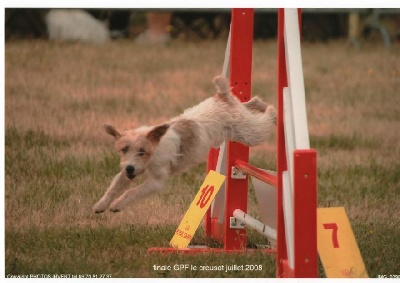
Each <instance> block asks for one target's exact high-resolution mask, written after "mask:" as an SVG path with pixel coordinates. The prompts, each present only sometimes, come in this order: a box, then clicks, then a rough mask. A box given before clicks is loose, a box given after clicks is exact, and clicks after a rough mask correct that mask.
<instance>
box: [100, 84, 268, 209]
mask: <svg viewBox="0 0 400 283" xmlns="http://www.w3.org/2000/svg"><path fill="white" fill-rule="evenodd" d="M214 83H215V85H216V88H217V93H216V94H215V95H214V96H213V97H210V98H208V99H206V100H205V101H203V102H201V103H200V104H199V105H197V106H194V107H192V108H189V109H187V110H186V111H185V112H184V113H183V114H181V115H180V116H178V117H175V118H173V119H172V120H170V121H169V122H166V123H164V124H162V125H159V126H156V127H147V126H143V127H140V128H137V129H134V130H128V131H125V132H122V133H121V132H120V131H118V130H117V129H115V128H114V127H112V126H110V125H104V127H105V130H106V132H107V133H108V134H110V135H112V136H114V138H115V148H116V149H117V150H118V152H119V153H120V156H121V162H120V169H121V171H120V172H119V173H118V174H117V175H116V176H115V177H114V179H113V181H112V182H111V185H110V187H109V188H108V190H107V191H106V193H105V194H104V196H103V197H102V198H101V199H100V201H99V202H97V203H96V204H95V206H94V212H96V213H101V212H104V211H105V210H106V209H107V208H108V207H110V211H112V212H118V211H121V210H122V209H123V208H125V207H126V206H127V205H128V204H129V203H131V202H133V201H135V200H138V199H141V198H143V197H145V196H148V195H150V194H152V193H154V192H157V191H160V190H161V189H162V188H163V187H164V184H165V181H166V180H167V179H168V178H169V176H170V175H171V174H174V173H177V172H180V171H182V170H183V169H186V168H188V167H190V166H192V165H195V164H198V163H200V162H203V161H205V160H206V158H207V153H208V151H209V149H210V147H216V148H217V147H219V146H220V144H221V143H222V142H224V141H225V140H230V141H236V142H240V143H242V144H245V145H248V146H256V145H260V144H262V143H264V142H265V141H266V139H267V137H268V135H269V133H270V132H271V129H272V127H273V125H274V123H276V116H275V109H274V107H273V106H272V105H267V104H266V103H264V102H262V101H261V100H260V99H259V98H257V97H254V98H253V99H251V100H250V101H249V102H246V103H243V104H242V103H240V101H239V100H238V99H237V98H236V97H235V96H234V95H233V94H232V93H231V91H230V87H229V84H228V81H227V80H226V79H225V78H223V77H222V76H218V77H216V78H215V79H214ZM145 172H146V173H147V175H148V178H147V180H146V181H145V182H144V183H143V184H141V185H139V186H137V187H134V188H132V189H129V190H127V191H125V192H124V190H125V189H127V187H129V185H130V184H131V183H132V179H133V178H134V177H136V176H138V175H140V174H142V173H145ZM110 204H111V205H110Z"/></svg>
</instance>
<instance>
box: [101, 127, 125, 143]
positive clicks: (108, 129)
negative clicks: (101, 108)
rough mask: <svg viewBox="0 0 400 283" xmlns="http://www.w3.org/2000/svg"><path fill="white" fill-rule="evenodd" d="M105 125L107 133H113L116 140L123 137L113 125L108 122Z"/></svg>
mask: <svg viewBox="0 0 400 283" xmlns="http://www.w3.org/2000/svg"><path fill="white" fill-rule="evenodd" d="M103 126H104V130H105V131H106V133H107V134H110V135H112V136H113V137H114V138H115V139H116V140H118V139H119V138H120V137H121V134H120V132H118V130H117V129H115V128H114V127H113V126H111V125H107V124H104V125H103Z"/></svg>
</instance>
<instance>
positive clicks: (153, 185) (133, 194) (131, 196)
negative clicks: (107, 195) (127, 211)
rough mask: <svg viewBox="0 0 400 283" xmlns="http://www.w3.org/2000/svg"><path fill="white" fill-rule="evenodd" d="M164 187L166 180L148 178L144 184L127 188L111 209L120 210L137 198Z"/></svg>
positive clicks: (113, 210)
mask: <svg viewBox="0 0 400 283" xmlns="http://www.w3.org/2000/svg"><path fill="white" fill-rule="evenodd" d="M163 188H164V182H162V181H158V180H155V179H148V180H146V182H144V183H143V184H141V185H139V186H137V187H135V188H132V189H129V190H127V191H126V192H125V193H124V194H123V195H122V196H120V197H119V198H118V199H116V200H115V201H114V202H113V203H112V204H111V206H110V211H112V212H119V211H121V210H122V209H124V208H125V207H126V206H127V205H128V204H130V203H132V202H134V201H135V200H138V199H141V198H144V197H147V196H149V195H151V194H153V193H156V192H158V191H160V190H162V189H163Z"/></svg>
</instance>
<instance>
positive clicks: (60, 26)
mask: <svg viewBox="0 0 400 283" xmlns="http://www.w3.org/2000/svg"><path fill="white" fill-rule="evenodd" d="M229 23H230V10H229V9H174V10H160V9H152V10H142V9H69V10H66V9H64V10H51V9H6V10H5V38H6V40H7V41H8V40H15V39H33V38H42V39H45V38H49V39H57V40H66V41H68V40H73V41H89V42H94V43H104V42H106V41H108V40H117V39H121V38H128V39H132V40H134V41H135V42H136V43H139V44H149V43H150V44H167V43H168V42H169V41H170V40H184V41H196V40H210V39H218V38H223V39H225V38H226V37H227V33H228V31H229ZM276 25H277V13H276V9H256V10H255V23H254V38H255V39H269V38H275V37H276V30H277V26H276ZM302 25H303V40H305V41H311V42H316V41H321V42H326V41H329V40H331V39H339V38H342V39H343V38H344V39H348V41H349V43H350V44H352V45H353V46H355V47H356V48H359V47H360V46H361V43H362V42H363V41H377V40H379V41H381V42H382V44H384V45H385V46H387V47H390V46H391V44H392V43H393V42H396V41H399V40H400V9H303V22H302ZM96 28H97V33H96V32H94V30H96Z"/></svg>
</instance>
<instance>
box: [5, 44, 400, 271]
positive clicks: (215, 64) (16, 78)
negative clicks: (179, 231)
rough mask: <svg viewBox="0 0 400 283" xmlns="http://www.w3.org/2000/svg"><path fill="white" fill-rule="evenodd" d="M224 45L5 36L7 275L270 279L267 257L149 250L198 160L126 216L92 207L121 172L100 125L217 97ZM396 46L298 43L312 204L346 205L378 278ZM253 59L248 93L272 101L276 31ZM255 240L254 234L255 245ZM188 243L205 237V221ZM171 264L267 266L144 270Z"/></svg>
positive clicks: (166, 235)
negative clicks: (312, 165)
mask: <svg viewBox="0 0 400 283" xmlns="http://www.w3.org/2000/svg"><path fill="white" fill-rule="evenodd" d="M224 50H225V42H222V41H216V42H212V41H206V42H201V43H196V44H190V43H188V44H186V43H182V42H173V43H172V45H171V46H169V47H166V48H160V47H141V46H136V45H134V44H133V43H132V42H129V41H116V42H111V43H109V44H107V45H104V46H100V47H94V46H90V45H84V44H60V43H49V42H45V41H30V42H24V41H21V42H8V43H6V46H5V230H6V251H5V254H6V266H5V269H6V274H28V273H71V274H72V273H73V274H86V273H97V274H101V273H110V274H112V275H113V276H114V277H225V276H228V277H273V276H275V274H274V270H275V263H274V258H273V257H268V256H267V257H265V256H264V255H261V254H260V255H258V254H256V255H253V256H251V255H243V256H236V255H235V256H232V255H206V256H196V257H193V256H189V257H185V256H177V255H171V256H167V257H163V256H160V255H152V254H148V253H147V248H148V247H151V246H167V245H168V241H169V239H170V238H171V236H172V234H173V232H174V229H175V227H176V225H177V224H178V222H179V221H180V219H181V217H182V216H183V214H184V212H185V210H186V209H187V207H188V205H189V203H190V201H191V200H192V198H193V197H194V195H195V193H196V190H197V189H198V187H199V186H200V184H201V183H202V180H203V179H204V175H205V174H204V171H205V166H204V164H203V165H199V166H197V167H195V168H193V169H191V170H189V171H188V172H187V173H184V174H183V175H181V176H177V177H173V178H172V179H171V180H170V181H169V183H168V185H167V188H166V189H165V190H164V191H163V192H162V193H160V194H158V195H155V196H152V197H150V198H148V199H146V200H143V201H142V202H141V203H139V204H134V205H132V206H131V207H130V208H128V209H126V210H125V211H124V212H122V213H118V214H111V213H104V214H102V215H95V214H94V213H92V210H91V209H92V205H93V204H94V203H95V202H96V201H97V200H98V199H99V198H100V196H101V195H102V194H103V192H104V190H105V189H106V188H107V186H108V184H109V182H110V181H111V178H112V177H113V176H114V174H115V173H116V172H117V171H118V157H117V156H116V154H115V152H114V149H113V139H112V138H111V137H109V136H108V135H106V134H105V133H104V131H103V129H102V124H103V123H104V122H107V123H111V124H114V125H115V126H117V127H119V128H122V129H128V128H130V127H135V126H138V125H142V124H156V123H160V122H161V121H164V120H167V119H169V118H171V117H173V116H175V115H177V114H179V113H180V112H181V111H183V110H184V109H186V108H187V107H190V106H192V105H195V104H197V103H198V102H200V101H202V100H203V99H204V98H206V97H208V96H210V95H212V94H213V93H214V87H213V85H212V83H211V80H212V78H213V77H214V76H215V75H217V74H218V73H220V71H221V68H222V63H223V54H224ZM398 50H399V49H398V46H394V47H393V49H392V50H391V51H387V50H385V49H384V48H383V47H381V46H380V45H370V46H367V47H366V48H364V49H362V50H359V51H356V50H352V49H350V48H349V47H348V46H346V44H345V42H342V41H338V42H331V43H329V44H310V43H305V44H303V49H302V52H303V54H302V55H303V64H304V75H305V85H306V95H307V113H308V119H309V129H310V136H311V144H312V146H313V147H315V148H316V149H317V150H318V162H319V167H318V170H319V174H318V178H319V205H320V206H336V205H340V206H344V207H345V208H346V211H347V212H348V214H349V217H350V220H351V222H352V224H353V227H354V230H355V234H356V237H357V239H358V241H359V245H360V247H361V251H362V254H363V255H364V259H365V262H366V265H367V270H368V271H369V274H370V275H371V276H372V277H375V276H377V274H396V272H397V271H398V270H399V268H398V262H400V258H399V255H400V250H399V245H398V238H399V236H400V229H399V227H400V215H399V212H398V209H396V208H397V207H399V205H400V203H399V199H400V198H399V194H400V192H399V188H400V184H399V182H400V180H399V179H400V174H399V172H400V167H399V166H400V165H399V164H400V163H399V161H398V156H399V154H400V145H399V143H398V129H400V111H399V107H398V105H399V104H400V96H399V95H398V93H399V90H400V79H399V78H400V76H399V74H400V56H399V51H398ZM253 68H254V76H253V93H254V95H259V96H261V97H262V98H263V99H264V100H266V101H268V102H271V103H273V104H275V92H276V43H275V42H274V41H268V42H255V44H254V60H253ZM274 143H275V138H274V137H271V141H270V144H268V145H265V146H260V147H257V148H254V149H251V160H252V162H253V163H254V164H256V165H257V166H259V167H262V168H267V169H275V146H274ZM138 181H139V180H138ZM249 195H250V199H251V200H252V203H251V204H250V208H249V209H250V211H252V213H253V212H254V214H257V210H256V208H255V204H254V201H253V200H254V194H253V193H252V192H250V193H249ZM371 227H372V228H371ZM200 230H201V229H200ZM371 231H372V232H371ZM381 238H382V239H383V238H384V241H383V240H380V239H381ZM263 241H265V240H264V239H261V238H260V236H259V235H258V234H256V233H253V232H249V242H252V243H254V242H256V243H258V242H263ZM195 242H196V243H204V242H205V237H204V233H203V232H202V231H199V232H198V234H197V235H196V237H195ZM388 251H391V252H388ZM168 262H169V263H171V264H175V263H178V264H179V263H183V262H189V263H193V264H200V263H204V262H208V263H210V264H214V265H218V264H229V263H232V264H233V263H237V264H242V263H243V264H246V263H248V264H260V263H261V264H262V265H263V268H264V269H263V272H260V273H254V272H253V273H244V272H236V273H211V272H208V273H193V272H192V273H190V272H186V273H185V272H164V273H159V272H154V270H153V269H152V266H153V265H154V264H159V265H160V264H166V263H168ZM396 263H397V265H396ZM320 275H321V276H323V273H322V271H321V274H320Z"/></svg>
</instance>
